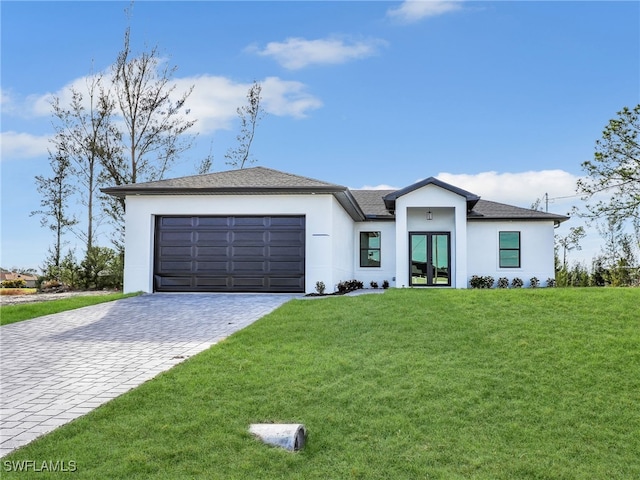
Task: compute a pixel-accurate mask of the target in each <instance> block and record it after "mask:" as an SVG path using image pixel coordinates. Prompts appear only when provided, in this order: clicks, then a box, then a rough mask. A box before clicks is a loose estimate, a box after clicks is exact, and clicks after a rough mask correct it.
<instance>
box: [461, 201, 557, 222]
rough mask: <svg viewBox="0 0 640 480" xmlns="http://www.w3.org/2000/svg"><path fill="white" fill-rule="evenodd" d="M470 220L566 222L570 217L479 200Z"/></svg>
mask: <svg viewBox="0 0 640 480" xmlns="http://www.w3.org/2000/svg"><path fill="white" fill-rule="evenodd" d="M467 218H468V219H469V220H555V221H558V222H564V221H565V220H568V219H569V217H567V216H564V215H557V214H555V213H547V212H542V211H540V210H532V209H530V208H521V207H515V206H513V205H507V204H505V203H498V202H491V201H489V200H478V203H476V205H475V207H474V208H473V210H471V212H469V214H468V215H467Z"/></svg>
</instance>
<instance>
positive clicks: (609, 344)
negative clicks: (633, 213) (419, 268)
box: [0, 289, 640, 479]
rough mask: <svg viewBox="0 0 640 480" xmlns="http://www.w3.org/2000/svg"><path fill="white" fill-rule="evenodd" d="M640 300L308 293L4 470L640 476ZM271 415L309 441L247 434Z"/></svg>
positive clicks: (600, 294)
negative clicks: (292, 443)
mask: <svg viewBox="0 0 640 480" xmlns="http://www.w3.org/2000/svg"><path fill="white" fill-rule="evenodd" d="M639 305H640V289H526V290H466V291H456V290H417V289H413V290H409V289H407V290H390V291H387V292H386V293H385V294H384V295H364V296H359V297H353V298H347V297H339V298H326V299H322V300H309V301H303V300H295V301H292V302H289V303H288V304H286V305H284V306H283V307H282V308H280V309H278V310H277V311H275V312H274V313H272V314H271V315H269V316H267V317H265V318H263V319H262V320H260V321H258V322H257V323H255V324H254V325H252V326H251V327H249V328H247V329H245V330H243V331H241V332H239V333H237V334H235V335H233V336H231V337H230V338H228V339H227V340H225V341H224V342H222V343H220V344H219V345H217V346H214V347H213V348H211V349H209V350H207V351H205V352H203V353H201V354H199V355H197V356H195V357H193V358H191V359H189V360H187V361H186V362H184V363H183V364H181V365H179V366H177V367H175V368H174V369H172V370H171V371H169V372H166V373H165V374H162V375H160V376H159V377H157V378H156V379H154V380H152V381H150V382H147V383H146V384H144V385H142V386H141V387H139V388H137V389H135V390H134V391H132V392H130V393H128V394H125V395H123V396H121V397H119V398H117V399H115V400H114V401H111V402H109V403H108V404H106V405H104V406H103V407H101V408H99V409H98V410H96V411H94V412H92V413H91V414H89V415H87V416H85V417H83V418H81V419H78V420H77V421H74V422H73V423H71V424H69V425H67V426H65V427H62V428H60V429H58V430H56V431H54V432H53V433H52V434H50V435H48V436H46V437H44V438H42V439H40V440H38V441H36V442H34V443H32V444H31V445H28V446H26V447H24V448H22V449H20V450H18V451H16V452H14V453H13V454H11V455H10V456H8V457H5V458H3V459H2V464H1V465H0V468H2V469H3V478H4V476H6V478H12V477H11V475H10V472H8V471H7V468H6V467H7V465H8V464H7V462H11V461H14V462H16V461H22V460H33V461H35V462H36V463H38V462H42V461H56V460H59V461H66V462H69V461H73V462H74V465H76V466H77V471H75V472H74V473H73V476H74V478H92V479H93V478H110V479H114V478H123V479H124V478H127V479H130V478H145V479H146V478H167V479H176V478H220V479H234V478H251V479H254V478H255V479H278V478H291V479H294V478H295V479H301V478H304V479H313V478H317V479H347V478H363V479H375V478H380V479H382V478H385V479H387V478H398V479H410V478H442V479H470V478H475V479H514V478H517V479H527V478H531V479H534V478H535V479H543V478H549V479H563V478H566V479H628V478H640V436H639V435H638V432H639V431H640V309H639ZM260 422H278V423H279V422H286V423H303V424H305V426H306V427H307V429H308V431H309V438H308V443H307V445H306V447H305V448H304V450H302V451H301V452H298V453H289V452H285V451H283V450H280V449H277V448H274V447H269V446H266V445H264V444H262V443H260V442H259V441H257V440H255V439H254V438H253V437H252V436H251V435H250V434H249V433H248V426H249V424H251V423H260ZM9 465H10V464H9ZM19 475H20V478H30V476H32V477H33V478H46V477H47V474H43V473H31V474H29V473H21V474H19ZM57 475H58V476H64V475H69V473H58V474H57Z"/></svg>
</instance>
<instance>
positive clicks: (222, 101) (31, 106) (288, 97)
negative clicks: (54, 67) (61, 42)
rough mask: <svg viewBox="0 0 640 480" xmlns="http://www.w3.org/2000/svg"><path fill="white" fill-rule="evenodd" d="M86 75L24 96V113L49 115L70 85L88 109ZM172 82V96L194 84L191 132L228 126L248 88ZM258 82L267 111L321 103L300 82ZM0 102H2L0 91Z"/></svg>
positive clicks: (301, 112)
mask: <svg viewBox="0 0 640 480" xmlns="http://www.w3.org/2000/svg"><path fill="white" fill-rule="evenodd" d="M89 78H90V77H81V78H77V79H75V80H73V81H71V82H69V83H68V84H67V85H65V86H64V87H63V88H61V89H60V90H58V91H57V92H54V93H46V94H44V95H31V96H29V97H27V98H26V99H25V100H24V111H25V113H27V114H28V115H30V116H38V117H45V116H50V115H51V113H52V110H51V101H52V100H53V98H54V97H58V98H59V99H60V102H61V104H62V105H68V104H69V103H70V101H71V95H70V89H71V88H74V89H75V90H77V91H79V92H81V93H84V97H85V101H86V102H87V105H86V107H87V108H89V103H88V102H89V101H88V93H87V92H88V86H87V85H88V80H89ZM173 83H174V84H175V85H176V89H175V91H174V94H175V96H176V97H178V96H179V95H181V94H182V93H183V92H185V91H187V90H188V89H189V88H191V86H194V89H193V92H192V94H191V96H190V97H189V99H188V100H187V103H186V105H185V106H186V108H187V109H188V110H189V114H188V117H187V118H188V119H196V120H197V122H196V123H195V125H194V127H193V129H192V131H193V132H194V133H195V132H200V133H211V132H213V131H215V130H220V129H227V128H231V125H232V122H233V121H234V119H235V118H237V113H236V110H237V108H238V107H240V106H242V105H245V104H246V102H247V98H246V96H247V92H248V90H249V88H250V87H251V84H250V83H239V82H234V81H233V80H231V79H229V78H227V77H222V76H213V75H199V76H195V77H183V78H175V79H174V80H173ZM260 84H261V86H262V94H261V95H262V103H263V108H264V109H265V111H266V112H267V113H269V114H273V115H277V116H289V117H293V118H304V117H306V116H307V115H308V113H309V112H310V111H311V110H314V109H317V108H320V107H321V106H322V102H321V101H320V99H318V98H317V97H315V96H313V95H312V94H311V93H308V92H307V91H306V90H307V86H306V85H305V84H303V83H301V82H296V81H290V80H282V79H280V78H278V77H268V78H266V79H264V80H263V81H260ZM176 99H177V98H176ZM2 101H3V103H4V102H5V99H4V94H3V100H2ZM7 101H8V100H7Z"/></svg>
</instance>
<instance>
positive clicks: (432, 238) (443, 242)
mask: <svg viewBox="0 0 640 480" xmlns="http://www.w3.org/2000/svg"><path fill="white" fill-rule="evenodd" d="M450 244H451V242H450V233H449V232H411V233H409V249H410V256H411V258H410V261H411V265H410V268H411V273H410V279H409V284H410V285H411V286H412V287H440V286H441V287H446V286H451V247H450Z"/></svg>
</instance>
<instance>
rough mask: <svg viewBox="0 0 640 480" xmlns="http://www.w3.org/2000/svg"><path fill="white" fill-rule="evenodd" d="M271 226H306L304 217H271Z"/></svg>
mask: <svg viewBox="0 0 640 480" xmlns="http://www.w3.org/2000/svg"><path fill="white" fill-rule="evenodd" d="M270 218H271V227H281V226H284V227H298V228H304V217H270Z"/></svg>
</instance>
